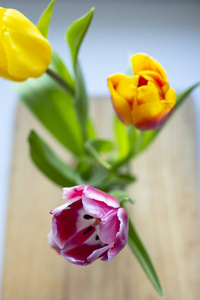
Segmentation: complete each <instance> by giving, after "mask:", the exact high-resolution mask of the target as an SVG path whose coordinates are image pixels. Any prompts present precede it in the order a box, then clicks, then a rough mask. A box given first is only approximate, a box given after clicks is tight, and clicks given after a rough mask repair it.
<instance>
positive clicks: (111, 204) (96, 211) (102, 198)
mask: <svg viewBox="0 0 200 300" xmlns="http://www.w3.org/2000/svg"><path fill="white" fill-rule="evenodd" d="M82 202H83V207H84V209H85V211H86V212H87V213H89V214H90V215H91V216H93V217H95V218H101V217H102V216H104V215H105V214H106V213H107V212H108V211H110V209H112V208H118V207H119V206H120V204H119V202H118V201H117V199H115V198H114V197H112V196H110V195H108V194H107V193H104V192H102V191H100V190H97V189H95V188H93V187H91V186H88V187H87V188H86V189H85V190H84V193H83V197H82Z"/></svg>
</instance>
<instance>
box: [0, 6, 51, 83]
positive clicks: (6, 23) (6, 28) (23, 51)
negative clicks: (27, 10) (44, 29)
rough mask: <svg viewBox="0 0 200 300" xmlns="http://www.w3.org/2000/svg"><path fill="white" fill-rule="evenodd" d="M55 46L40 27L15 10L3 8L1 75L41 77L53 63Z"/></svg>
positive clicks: (0, 13)
mask: <svg viewBox="0 0 200 300" xmlns="http://www.w3.org/2000/svg"><path fill="white" fill-rule="evenodd" d="M51 54H52V53H51V46H50V44H49V43H48V41H47V40H46V39H45V38H44V37H43V36H42V34H41V33H40V31H39V30H38V29H37V27H36V26H35V25H34V24H32V23H31V22H30V21H29V20H28V19H27V18H26V17H25V16H24V15H23V14H21V13H20V12H19V11H17V10H14V9H6V8H2V7H0V76H1V77H3V78H5V79H10V80H13V81H24V80H26V79H27V78H29V77H34V78H37V77H40V76H41V75H42V74H43V73H44V72H45V71H46V69H47V67H48V65H49V64H50V62H51Z"/></svg>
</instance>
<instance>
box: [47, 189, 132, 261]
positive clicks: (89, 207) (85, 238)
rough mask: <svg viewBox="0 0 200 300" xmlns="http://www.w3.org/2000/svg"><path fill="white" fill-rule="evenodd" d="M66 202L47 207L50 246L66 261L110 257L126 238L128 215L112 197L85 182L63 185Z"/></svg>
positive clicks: (122, 245) (124, 242)
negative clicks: (51, 215)
mask: <svg viewBox="0 0 200 300" xmlns="http://www.w3.org/2000/svg"><path fill="white" fill-rule="evenodd" d="M64 199H65V200H68V202H67V203H65V204H63V205H61V206H60V207H57V208H55V209H53V210H52V211H51V214H53V219H52V231H51V232H50V233H49V236H48V240H49V244H50V246H51V247H52V248H54V249H55V250H57V252H58V253H59V254H60V255H61V256H63V257H64V258H65V259H67V260H68V261H70V262H72V263H74V264H77V265H88V264H91V263H92V262H94V261H95V260H96V259H98V258H101V259H102V260H104V261H110V260H111V259H112V258H113V257H114V256H115V255H116V254H117V253H119V251H121V250H122V249H123V248H124V246H125V245H126V242H127V236H128V215H127V212H126V210H125V209H124V208H121V207H120V204H119V202H118V201H117V199H115V198H114V197H112V196H110V195H108V194H106V193H104V192H102V191H100V190H97V189H95V188H93V187H91V186H88V185H80V186H74V187H72V188H64Z"/></svg>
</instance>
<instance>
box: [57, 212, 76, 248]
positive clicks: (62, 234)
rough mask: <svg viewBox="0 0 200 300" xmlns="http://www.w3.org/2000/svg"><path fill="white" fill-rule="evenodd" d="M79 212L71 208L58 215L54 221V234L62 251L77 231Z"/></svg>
mask: <svg viewBox="0 0 200 300" xmlns="http://www.w3.org/2000/svg"><path fill="white" fill-rule="evenodd" d="M77 218H78V211H77V210H75V209H73V208H69V209H64V210H63V211H62V212H60V213H57V214H55V215H54V216H53V219H52V233H53V238H54V241H55V243H56V244H57V245H58V246H59V247H60V248H61V249H62V248H64V246H65V244H66V241H67V240H68V239H69V238H70V237H72V236H73V235H74V234H75V233H76V231H77V225H76V222H77Z"/></svg>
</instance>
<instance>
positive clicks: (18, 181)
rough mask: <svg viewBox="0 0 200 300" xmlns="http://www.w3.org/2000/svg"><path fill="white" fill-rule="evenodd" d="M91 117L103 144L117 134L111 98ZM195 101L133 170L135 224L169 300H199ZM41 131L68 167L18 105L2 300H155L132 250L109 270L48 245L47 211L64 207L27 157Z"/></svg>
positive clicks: (96, 104)
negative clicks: (33, 134) (33, 135)
mask: <svg viewBox="0 0 200 300" xmlns="http://www.w3.org/2000/svg"><path fill="white" fill-rule="evenodd" d="M91 112H92V116H93V119H94V120H95V123H96V124H97V128H98V131H99V133H100V135H101V136H102V137H105V138H107V137H109V136H111V134H112V108H111V104H110V101H109V100H108V99H93V100H92V101H91ZM194 123H195V122H194V111H193V105H192V101H191V99H188V100H187V102H186V103H185V104H184V105H183V106H182V107H181V108H180V109H179V111H178V112H177V113H176V114H175V115H174V117H173V118H172V119H171V120H170V121H169V123H168V124H167V126H166V127H165V128H164V130H163V132H162V133H161V134H160V136H158V138H157V140H156V141H155V142H154V143H153V144H152V145H151V146H150V148H148V149H147V151H146V152H144V153H143V154H142V155H141V156H140V157H138V158H137V159H136V160H135V162H133V163H132V168H133V170H134V172H135V174H136V175H137V177H138V179H139V180H138V182H137V183H136V184H134V185H132V186H131V187H130V188H129V189H128V191H129V193H130V195H131V196H132V198H133V199H135V200H136V204H135V205H133V206H132V207H131V208H130V209H131V213H132V217H133V220H134V223H135V225H136V226H137V229H138V231H139V233H140V235H141V237H142V239H143V242H144V243H145V245H146V246H147V249H148V251H149V253H150V255H151V257H152V260H153V262H154V264H155V266H156V269H157V271H158V274H159V277H160V279H161V283H162V287H163V290H164V294H165V299H167V300H198V299H200V264H199V261H200V260H199V250H200V249H199V231H198V199H197V196H198V195H197V154H196V141H195V125H194ZM33 128H34V129H36V130H37V131H39V132H40V134H41V135H42V136H44V137H45V139H47V140H48V141H49V142H50V143H51V145H52V146H53V148H54V149H57V150H58V151H59V153H60V155H61V156H62V157H63V158H65V159H66V160H67V161H69V162H70V163H73V159H72V158H71V157H70V155H68V154H67V155H66V152H65V151H64V150H63V149H62V148H60V147H58V146H57V145H56V143H55V141H54V140H53V139H52V138H51V137H49V135H48V134H47V133H46V132H45V130H44V129H43V128H41V126H40V125H39V124H38V122H37V121H36V120H35V119H34V118H33V117H32V115H31V114H30V112H29V111H27V109H26V108H25V107H23V106H22V104H19V107H18V113H17V119H16V132H15V143H14V149H13V163H12V174H11V183H10V198H9V209H8V219H7V236H6V245H5V259H4V272H3V288H2V297H1V299H2V300H36V299H38V300H47V299H48V300H55V299H56V300H64V299H65V300H79V299H81V300H102V299H108V300H123V299H127V300H129V299H130V300H146V299H147V300H157V299H161V298H160V296H159V295H158V294H157V293H156V292H155V290H154V288H153V287H152V286H151V284H150V283H149V280H148V279H147V278H146V275H145V274H144V272H143V270H142V269H141V267H140V266H139V264H138V262H137V260H136V259H135V257H134V256H133V255H132V253H131V251H130V249H129V248H128V246H126V248H125V249H124V250H123V251H122V252H121V253H120V254H119V255H118V256H117V257H115V258H114V259H113V260H112V261H111V262H110V263H105V262H102V261H96V262H95V263H94V264H93V265H91V266H88V267H80V266H76V265H73V264H70V263H69V262H67V261H65V260H64V259H63V258H62V257H60V256H59V255H57V253H56V252H55V251H54V250H53V249H51V248H50V247H49V246H48V244H47V233H48V232H49V230H50V227H51V216H50V215H49V211H50V210H51V209H52V208H54V207H56V206H59V205H61V204H62V203H63V200H62V190H61V189H60V188H59V187H57V186H56V185H54V184H53V183H52V182H50V181H49V180H48V179H47V178H46V177H44V176H43V175H42V174H41V173H40V172H39V171H38V169H37V168H36V167H35V166H34V165H33V163H32V162H31V160H30V158H29V153H28V143H27V141H26V138H27V136H28V133H29V130H30V129H33Z"/></svg>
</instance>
